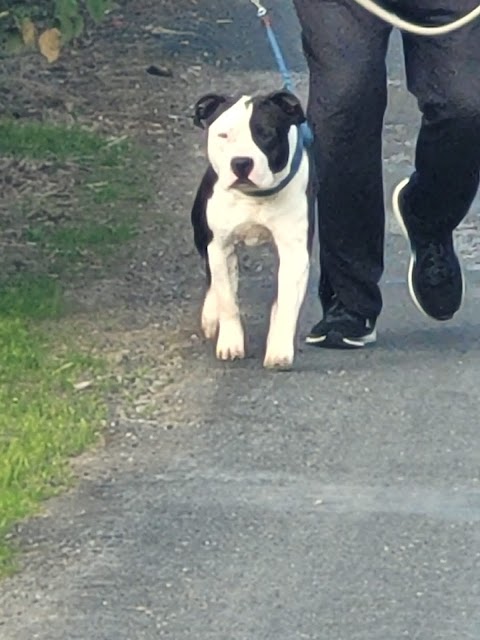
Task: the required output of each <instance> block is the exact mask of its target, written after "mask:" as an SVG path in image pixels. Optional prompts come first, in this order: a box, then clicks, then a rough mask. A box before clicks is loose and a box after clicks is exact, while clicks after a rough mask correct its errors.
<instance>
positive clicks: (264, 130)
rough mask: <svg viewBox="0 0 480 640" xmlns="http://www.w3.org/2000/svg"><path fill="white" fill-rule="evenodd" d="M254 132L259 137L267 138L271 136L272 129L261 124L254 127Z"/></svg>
mask: <svg viewBox="0 0 480 640" xmlns="http://www.w3.org/2000/svg"><path fill="white" fill-rule="evenodd" d="M255 133H256V135H257V136H258V137H259V138H263V139H265V138H268V137H270V136H272V130H271V129H270V128H268V127H263V126H262V125H257V126H256V127H255Z"/></svg>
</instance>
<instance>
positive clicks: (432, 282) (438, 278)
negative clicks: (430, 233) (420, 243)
mask: <svg viewBox="0 0 480 640" xmlns="http://www.w3.org/2000/svg"><path fill="white" fill-rule="evenodd" d="M423 254H424V255H423V259H422V265H421V267H422V273H423V274H424V278H425V281H426V283H427V284H428V285H429V286H431V287H436V286H438V285H440V284H445V282H448V281H450V280H452V279H453V277H454V269H453V266H452V264H451V261H450V260H449V253H448V250H447V249H446V248H445V245H444V244H443V243H441V242H435V241H431V242H429V243H428V244H427V245H426V246H425V247H424V248H423Z"/></svg>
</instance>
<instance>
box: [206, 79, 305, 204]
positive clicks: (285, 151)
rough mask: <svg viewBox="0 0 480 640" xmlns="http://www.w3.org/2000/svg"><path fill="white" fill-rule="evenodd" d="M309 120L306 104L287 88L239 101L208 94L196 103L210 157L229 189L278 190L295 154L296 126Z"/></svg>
mask: <svg viewBox="0 0 480 640" xmlns="http://www.w3.org/2000/svg"><path fill="white" fill-rule="evenodd" d="M304 121H305V114H304V111H303V109H302V105H301V104H300V101H299V100H298V98H297V97H296V96H295V95H293V94H292V93H290V92H289V91H286V90H282V91H275V92H273V93H270V94H268V95H261V96H256V97H251V96H242V97H241V98H239V99H235V98H230V97H226V96H222V95H217V94H208V95H206V96H203V97H202V98H200V100H198V102H197V103H196V105H195V118H194V123H195V124H196V125H197V126H199V127H201V128H203V129H206V130H207V132H208V144H207V149H208V159H209V161H210V163H211V165H212V167H213V169H214V170H215V172H216V173H217V175H218V180H219V184H220V185H221V186H222V187H223V188H224V189H238V190H244V191H247V190H248V191H255V190H256V189H270V188H272V187H275V185H276V184H278V183H279V182H280V181H281V180H282V179H283V177H284V176H285V173H286V172H288V168H289V160H290V161H291V157H292V155H293V152H294V149H293V148H292V146H294V145H295V143H296V140H297V138H296V136H295V135H292V133H291V130H292V127H296V126H298V125H300V124H301V123H302V122H304Z"/></svg>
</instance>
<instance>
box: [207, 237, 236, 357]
mask: <svg viewBox="0 0 480 640" xmlns="http://www.w3.org/2000/svg"><path fill="white" fill-rule="evenodd" d="M208 258H209V263H210V269H211V272H212V284H211V286H210V289H209V292H208V294H207V298H206V300H205V303H207V299H208V297H209V296H211V297H212V298H213V297H214V299H215V302H216V310H217V314H218V324H219V330H218V339H217V348H216V354H217V358H219V359H220V360H235V358H244V357H245V344H244V342H245V341H244V335H243V328H242V323H241V321H240V310H239V308H238V302H237V288H238V266H237V257H236V255H235V249H234V247H233V246H231V247H228V246H227V247H224V246H222V245H221V244H220V243H219V242H215V240H214V241H212V242H211V243H210V244H209V246H208ZM209 304H211V303H210V302H209Z"/></svg>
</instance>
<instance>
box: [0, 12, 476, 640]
mask: <svg viewBox="0 0 480 640" xmlns="http://www.w3.org/2000/svg"><path fill="white" fill-rule="evenodd" d="M283 4H284V5H285V6H284V9H285V13H283V14H282V21H283V22H282V25H283V26H282V27H281V28H282V33H283V34H284V35H283V36H282V37H283V39H284V41H285V42H286V43H288V44H289V47H288V51H289V52H290V54H291V55H292V57H293V56H294V55H296V54H295V51H297V53H298V47H297V45H298V42H297V40H295V39H294V38H293V35H292V34H294V33H295V31H294V26H293V25H294V23H293V22H292V26H289V25H290V21H291V20H293V17H292V14H291V12H290V13H288V4H289V3H287V2H284V3H283ZM247 49H248V48H245V49H244V50H245V51H247ZM252 53H255V52H254V51H252V50H251V49H248V51H247V53H246V58H247V59H248V57H249V56H250V55H251V54H252ZM253 57H254V58H255V57H256V56H253ZM400 61H401V57H400V52H399V49H398V47H397V48H395V49H394V51H393V52H392V55H391V58H390V68H391V80H392V84H391V105H390V110H389V114H388V116H387V122H386V123H387V140H386V147H385V149H386V151H385V157H386V181H387V183H388V184H391V183H392V184H393V181H394V180H395V179H396V178H398V177H400V176H401V175H404V172H405V170H406V168H407V166H408V162H409V159H408V157H409V154H410V153H411V147H410V151H408V153H406V156H405V155H402V153H403V151H404V149H405V142H408V141H410V142H411V141H412V140H413V138H414V132H415V125H416V123H417V114H416V112H415V111H414V109H413V103H412V101H411V100H410V99H409V98H408V97H407V95H406V93H405V92H404V91H403V89H402V88H401V86H400V81H401V75H399V74H400V71H399V70H400V68H401V64H400ZM244 66H248V65H246V63H245V64H244ZM264 71H265V70H264V69H257V68H256V67H255V65H254V64H253V62H252V73H255V74H258V73H260V72H264ZM232 74H233V79H234V81H235V77H236V75H235V74H239V75H238V77H239V78H240V77H241V78H242V81H244V79H245V75H244V70H240V69H237V70H235V69H233V70H232ZM239 82H240V80H239ZM473 215H474V216H475V214H473ZM389 228H390V233H389V236H388V242H387V262H388V269H387V273H386V276H385V280H384V287H383V288H384V295H385V311H384V314H383V316H382V319H381V322H380V326H379V331H380V340H379V343H378V345H377V346H376V347H375V348H374V349H369V350H365V351H362V352H351V353H350V352H349V353H338V352H323V351H316V350H315V349H312V348H308V349H307V348H304V349H302V352H301V353H300V354H299V359H298V362H297V367H296V370H295V371H294V372H291V373H284V374H272V373H268V372H264V371H262V370H261V368H260V366H259V357H260V351H261V341H262V335H263V332H264V328H265V327H264V324H265V323H264V319H262V318H263V315H264V314H263V306H264V305H265V302H266V301H267V300H268V297H269V295H270V294H269V283H268V279H267V278H266V276H265V274H264V273H263V272H260V273H258V274H256V275H255V277H253V278H252V279H251V280H250V281H249V283H248V288H247V287H245V288H244V290H243V294H242V295H243V296H244V298H245V300H246V302H245V308H246V309H247V322H248V326H249V333H250V334H251V335H252V336H253V337H252V343H251V353H252V357H251V358H249V359H247V360H246V361H245V362H242V363H235V364H233V365H227V366H223V365H220V364H217V363H215V362H214V360H213V359H212V356H211V352H210V351H209V350H208V349H207V348H206V347H205V345H203V344H201V343H197V344H194V345H193V346H192V351H191V363H190V364H189V367H188V375H187V374H186V378H185V380H184V383H183V384H182V385H180V386H179V387H178V389H177V393H176V395H175V397H173V398H172V417H171V418H169V417H168V413H166V418H165V422H164V423H163V424H158V425H157V424H149V423H142V422H139V423H137V424H136V423H131V424H125V425H123V426H122V428H123V438H122V440H121V441H119V442H116V443H114V444H113V446H112V447H110V448H108V449H106V450H104V451H101V452H99V453H98V454H96V455H95V456H94V457H93V459H91V460H89V461H87V462H86V463H84V465H83V466H82V469H81V472H82V475H83V479H82V481H81V483H80V484H79V486H78V487H77V488H76V489H75V490H73V491H72V492H70V493H68V494H66V495H65V496H63V497H61V498H60V499H58V500H54V501H52V502H51V503H50V506H49V510H48V512H47V514H46V515H45V517H43V518H41V519H40V520H37V521H35V522H33V523H31V524H29V525H26V527H25V529H24V531H23V534H22V540H23V543H24V544H25V545H28V548H29V551H28V552H27V554H26V556H25V568H24V570H23V571H22V573H21V574H20V575H18V576H16V577H14V578H12V579H11V580H8V581H7V582H5V583H3V585H2V593H1V595H0V637H1V638H2V640H27V639H28V640H32V639H38V640H141V639H147V640H153V639H154V638H155V639H156V638H170V639H171V640H301V639H302V640H305V639H310V640H403V639H410V640H413V639H415V640H452V639H455V640H478V638H480V436H479V419H478V413H479V411H478V407H479V403H478V384H479V382H478V381H479V378H480V357H479V356H480V354H479V351H480V341H479V335H480V330H479V327H478V318H479V316H480V286H479V282H478V278H477V277H476V264H477V263H476V260H475V259H472V261H471V263H469V264H470V270H469V273H468V282H469V288H468V300H467V303H466V305H465V308H464V309H463V310H462V312H461V313H460V314H459V315H458V317H457V318H456V319H455V320H454V321H453V322H451V323H449V324H447V325H438V324H435V323H433V322H429V321H428V320H425V319H423V318H422V317H421V316H420V315H419V314H418V312H417V311H416V310H415V308H414V307H413V305H412V304H411V302H410V301H409V299H408V296H407V293H406V288H405V285H404V282H403V279H404V272H405V268H406V253H405V248H404V244H403V241H402V239H401V238H400V237H399V236H398V233H397V230H396V229H395V227H394V226H393V225H390V226H389ZM315 277H316V274H315V273H313V274H312V283H311V295H310V299H309V301H308V304H307V306H306V309H305V315H304V318H303V320H302V330H303V331H304V330H305V329H306V328H308V326H309V325H310V323H311V322H312V320H314V319H316V318H317V314H318V308H317V307H316V302H315V298H314V288H315ZM179 407H181V410H180V409H179ZM174 409H175V410H174ZM174 413H175V417H174V416H173V414H174Z"/></svg>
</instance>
